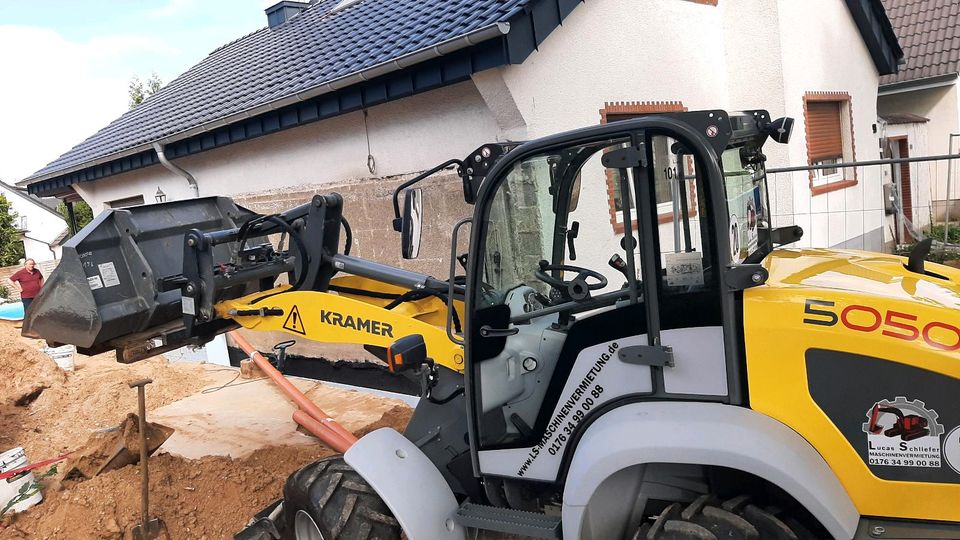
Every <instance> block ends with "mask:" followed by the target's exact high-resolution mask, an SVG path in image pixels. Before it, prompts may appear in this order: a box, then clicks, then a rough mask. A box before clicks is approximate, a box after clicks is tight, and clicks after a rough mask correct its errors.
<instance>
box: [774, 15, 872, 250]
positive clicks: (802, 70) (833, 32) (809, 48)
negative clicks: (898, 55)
mask: <svg viewBox="0 0 960 540" xmlns="http://www.w3.org/2000/svg"><path fill="white" fill-rule="evenodd" d="M778 4H779V7H780V12H779V16H780V25H779V26H780V41H781V47H782V65H783V79H784V96H785V104H786V107H785V113H786V114H787V115H788V116H792V117H794V118H796V119H797V129H796V131H795V132H794V137H793V140H792V141H791V142H790V145H789V150H790V155H789V158H790V163H791V164H793V165H802V164H805V163H806V162H807V148H806V142H807V140H806V129H805V126H804V125H803V124H804V122H803V96H804V94H805V93H806V92H816V91H824V92H847V93H849V94H850V97H851V105H852V112H853V115H852V119H853V129H854V138H853V144H854V146H855V154H856V155H855V158H856V160H858V161H866V160H873V159H878V158H879V157H880V152H879V136H878V135H877V134H876V133H874V132H873V126H874V124H875V123H876V118H877V108H876V102H877V86H878V83H879V74H878V72H877V70H876V67H875V66H874V64H873V61H872V60H871V58H870V53H869V51H868V49H867V47H866V45H865V44H864V42H863V39H862V38H861V36H860V34H859V32H858V31H857V29H856V26H855V23H854V21H853V18H852V16H851V15H850V12H849V10H848V9H847V7H846V4H845V3H844V2H840V1H836V0H807V1H804V2H794V1H790V0H781V1H780V2H779V3H778ZM857 180H858V184H857V185H856V186H853V187H850V188H846V189H842V190H839V191H833V192H830V193H826V194H821V195H813V194H812V193H811V191H810V187H809V175H808V173H806V172H801V173H793V174H792V175H791V176H790V178H789V180H788V183H789V184H790V185H789V187H787V186H786V185H785V183H787V182H784V179H780V181H778V182H776V183H775V184H774V186H775V189H777V190H781V189H792V191H793V201H794V210H793V213H792V214H789V213H786V212H782V215H783V218H782V220H781V223H794V224H796V225H800V226H801V227H803V229H804V231H806V234H805V237H804V239H803V241H802V242H801V244H800V245H807V246H818V247H821V246H836V245H838V244H842V243H844V242H846V241H847V240H849V239H855V238H857V237H859V236H860V235H863V234H866V233H869V232H870V231H877V230H878V229H880V230H882V229H883V221H884V217H883V216H884V214H883V204H882V203H883V200H882V188H881V177H880V170H879V169H878V168H875V167H874V168H870V167H868V168H862V169H858V170H857ZM848 247H870V246H859V245H856V242H854V243H853V245H851V246H848ZM873 247H876V246H873Z"/></svg>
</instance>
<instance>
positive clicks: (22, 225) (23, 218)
mask: <svg viewBox="0 0 960 540" xmlns="http://www.w3.org/2000/svg"><path fill="white" fill-rule="evenodd" d="M19 228H20V230H21V231H25V230H27V216H20V223H19Z"/></svg>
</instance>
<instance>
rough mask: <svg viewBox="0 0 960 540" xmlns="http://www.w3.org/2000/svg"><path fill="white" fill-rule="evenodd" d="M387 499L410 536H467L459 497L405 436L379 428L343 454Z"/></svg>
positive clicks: (424, 539)
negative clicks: (459, 514) (459, 512)
mask: <svg viewBox="0 0 960 540" xmlns="http://www.w3.org/2000/svg"><path fill="white" fill-rule="evenodd" d="M343 458H344V460H345V461H346V462H347V465H350V466H351V467H353V469H354V470H355V471H357V472H358V473H360V476H362V477H363V479H364V480H366V481H367V482H368V483H369V484H370V485H371V486H373V489H375V490H377V494H378V495H380V498H382V499H383V501H384V502H385V503H387V506H388V507H389V508H390V511H391V512H393V516H394V517H395V518H397V521H399V522H400V527H401V528H402V529H403V532H404V533H406V535H407V538H409V539H410V540H447V539H449V540H466V538H467V533H466V530H465V529H464V528H463V527H461V526H460V525H458V524H457V523H456V522H454V515H455V514H456V513H457V508H459V505H458V504H457V499H456V498H455V497H454V496H453V491H451V490H450V486H448V485H447V482H446V481H445V480H444V479H443V475H442V474H440V471H438V470H437V468H436V467H435V466H434V465H433V463H432V462H431V461H430V459H428V458H427V456H426V455H425V454H424V453H423V452H421V451H420V449H419V448H417V446H416V445H414V444H413V443H412V442H410V441H409V440H407V439H406V438H405V437H404V436H403V435H401V434H399V433H397V432H396V431H395V430H392V429H390V428H382V429H378V430H376V431H374V432H372V433H370V434H368V435H366V436H365V437H363V438H361V439H360V440H359V441H357V442H356V443H355V444H354V445H353V446H351V447H350V449H349V450H347V453H346V454H344V455H343Z"/></svg>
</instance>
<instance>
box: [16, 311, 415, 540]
mask: <svg viewBox="0 0 960 540" xmlns="http://www.w3.org/2000/svg"><path fill="white" fill-rule="evenodd" d="M18 334H19V332H18V331H16V330H14V329H12V328H11V327H9V326H7V327H4V326H0V450H5V449H7V448H11V447H14V446H23V447H24V448H25V449H26V451H27V455H28V457H29V459H30V460H31V461H33V462H37V461H40V460H43V459H46V458H50V457H54V456H57V455H59V454H62V453H64V452H65V451H70V450H74V449H76V448H79V447H80V446H81V445H83V443H84V441H86V440H87V438H88V437H89V436H90V434H91V433H93V432H94V431H96V430H98V429H102V428H107V427H112V426H116V425H118V424H119V423H120V422H121V421H122V420H123V419H124V417H125V416H126V415H127V413H130V412H133V411H135V410H136V408H137V406H136V391H135V390H134V389H131V388H129V387H128V386H127V382H128V381H130V380H133V379H139V378H144V377H147V378H151V379H153V381H154V383H153V384H151V385H149V386H147V408H148V409H150V410H153V409H156V408H159V407H162V406H165V405H168V404H170V403H172V402H174V401H179V400H181V399H183V398H184V397H187V396H190V395H193V394H195V393H197V392H198V391H200V389H202V388H204V387H206V386H208V385H209V383H210V382H211V379H212V376H213V375H214V374H211V373H210V371H211V370H217V369H219V368H217V367H214V366H203V365H195V364H182V363H178V364H169V363H168V362H167V361H165V360H163V359H162V358H155V359H150V360H145V361H142V362H137V363H135V364H130V365H124V364H118V363H116V361H115V360H114V358H113V355H112V354H108V355H101V356H99V357H92V358H90V357H83V356H78V357H77V359H76V371H74V372H71V373H63V372H61V371H60V370H59V369H58V368H57V367H56V365H55V364H54V363H53V362H52V361H51V360H50V359H49V358H48V357H47V356H46V355H44V354H42V353H40V352H38V350H37V349H39V346H40V344H39V343H38V342H36V341H33V340H25V339H23V338H21V337H20V336H19V335H18ZM220 375H223V374H220ZM318 391H319V390H318ZM24 396H28V397H27V398H24ZM363 397H364V399H367V398H369V396H367V395H364V396H363ZM18 401H19V402H20V405H19V406H18V405H17V404H16V402H18ZM362 401H363V399H354V400H353V401H351V402H350V403H351V404H353V405H351V406H357V407H361V406H363V405H362V403H361V402H362ZM411 412H412V411H411V410H410V409H409V408H407V407H402V406H397V407H394V408H392V409H390V410H388V411H387V412H386V413H385V414H383V416H382V417H381V418H380V419H379V420H377V421H376V422H373V423H371V424H369V425H367V426H365V427H363V428H362V429H360V430H359V432H358V434H359V435H362V434H364V433H368V432H370V431H372V430H374V429H378V428H380V427H384V426H390V427H393V428H396V429H398V430H402V429H403V428H404V427H405V426H406V424H407V422H408V420H409V418H410V415H411ZM347 413H349V411H346V413H344V414H345V415H346V416H349V414H347ZM147 418H148V420H149V419H150V415H149V414H148V415H147ZM361 425H362V424H361ZM330 454H331V451H330V450H329V449H327V448H326V447H325V446H322V445H321V444H319V443H318V444H315V445H312V444H311V445H297V446H278V447H269V448H263V449H260V450H256V451H254V452H253V453H252V454H250V455H247V456H245V457H242V458H239V459H231V458H229V457H213V456H211V457H204V458H202V459H198V460H188V459H185V458H181V457H177V456H173V455H170V454H162V455H157V456H154V457H152V458H150V485H151V491H150V501H151V508H152V509H153V510H152V513H153V514H155V515H158V516H159V517H162V518H164V520H165V521H166V522H167V526H168V528H169V532H170V537H171V538H193V539H200V538H210V539H213V538H230V537H232V536H233V534H234V533H235V532H237V531H238V530H239V529H241V528H242V527H243V526H244V525H246V523H247V521H248V520H249V519H250V517H252V516H253V515H254V514H255V513H256V512H257V511H259V510H261V509H263V508H264V507H265V506H267V505H268V504H269V503H271V502H272V501H274V500H276V499H277V498H279V497H280V496H281V494H282V490H283V483H284V482H285V481H286V478H287V476H288V475H289V474H290V473H291V472H293V471H294V470H296V469H298V468H299V467H302V466H303V465H306V464H308V463H310V462H312V461H314V460H316V459H319V458H321V457H325V456H328V455H330ZM63 467H64V465H63V464H60V474H63V472H64V469H63ZM38 472H39V473H42V472H43V469H41V470H40V471H38ZM50 484H51V485H50V486H48V487H47V488H46V489H45V490H44V499H45V500H44V502H43V503H42V504H40V505H38V506H36V507H34V508H32V509H31V510H29V511H27V512H24V513H21V514H17V515H15V516H12V517H11V518H10V524H9V526H8V527H6V528H0V540H7V539H14V538H16V539H20V538H52V539H74V538H124V537H129V535H130V534H131V530H132V528H133V526H134V525H136V524H137V523H138V522H139V513H140V473H139V468H138V467H136V466H128V467H124V468H122V469H119V470H115V471H111V472H108V473H105V474H103V475H101V476H97V477H95V478H93V479H91V480H87V481H83V482H75V481H64V482H62V483H58V482H50Z"/></svg>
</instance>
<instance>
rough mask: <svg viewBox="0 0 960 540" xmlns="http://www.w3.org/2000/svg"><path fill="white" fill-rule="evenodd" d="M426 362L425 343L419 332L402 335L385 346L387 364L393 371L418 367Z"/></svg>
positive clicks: (427, 361)
mask: <svg viewBox="0 0 960 540" xmlns="http://www.w3.org/2000/svg"><path fill="white" fill-rule="evenodd" d="M428 363H429V360H428V359H427V344H426V342H424V341H423V336H421V335H420V334H413V335H410V336H406V337H402V338H400V339H398V340H396V341H394V342H393V344H392V345H390V346H389V347H387V366H389V368H390V371H391V372H393V373H399V372H401V371H408V370H412V369H420V366H422V365H423V364H428Z"/></svg>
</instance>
